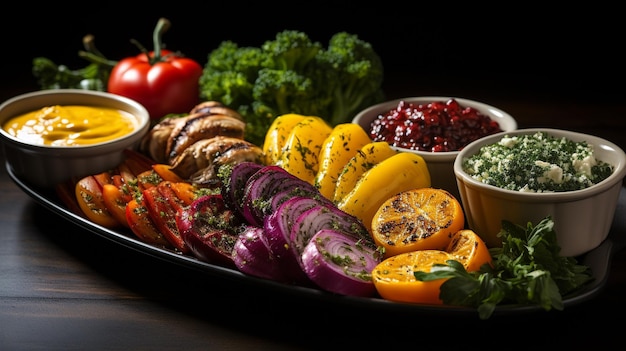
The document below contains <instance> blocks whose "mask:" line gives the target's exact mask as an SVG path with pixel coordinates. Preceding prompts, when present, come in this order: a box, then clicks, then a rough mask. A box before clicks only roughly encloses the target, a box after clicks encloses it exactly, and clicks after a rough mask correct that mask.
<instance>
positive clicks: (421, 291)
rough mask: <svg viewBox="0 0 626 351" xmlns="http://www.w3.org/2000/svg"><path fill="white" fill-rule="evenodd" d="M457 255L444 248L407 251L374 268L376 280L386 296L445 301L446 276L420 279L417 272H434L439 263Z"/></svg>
mask: <svg viewBox="0 0 626 351" xmlns="http://www.w3.org/2000/svg"><path fill="white" fill-rule="evenodd" d="M448 260H454V256H453V255H451V254H449V253H447V252H445V251H441V250H420V251H413V252H406V253H403V254H399V255H396V256H392V257H389V258H386V259H385V260H383V261H382V262H381V263H379V264H378V265H376V267H374V269H373V270H372V281H373V282H374V287H375V288H376V291H377V292H378V294H379V295H380V297H382V298H383V299H386V300H390V301H396V302H412V303H423V304H442V303H443V302H442V301H441V299H440V298H439V290H440V288H441V284H443V283H444V282H445V281H446V279H436V280H431V281H419V280H417V279H415V275H414V272H417V271H421V272H430V270H431V268H432V267H433V265H435V264H446V261H448Z"/></svg>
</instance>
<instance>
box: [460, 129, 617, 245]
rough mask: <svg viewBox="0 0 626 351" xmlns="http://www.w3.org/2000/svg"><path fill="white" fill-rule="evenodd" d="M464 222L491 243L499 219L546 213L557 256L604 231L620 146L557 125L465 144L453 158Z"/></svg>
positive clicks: (522, 220) (527, 220)
mask: <svg viewBox="0 0 626 351" xmlns="http://www.w3.org/2000/svg"><path fill="white" fill-rule="evenodd" d="M454 174H455V177H456V180H457V185H458V188H459V193H460V197H461V202H462V205H463V210H464V212H465V215H466V218H467V222H468V226H469V227H470V228H471V229H472V230H474V231H475V232H476V233H477V234H479V235H480V236H481V237H482V238H483V239H484V240H485V242H486V243H487V244H488V245H489V246H490V247H498V246H500V245H501V240H500V237H499V232H500V230H501V229H502V221H503V220H506V221H510V222H512V223H515V224H519V225H521V226H524V227H525V226H527V225H528V224H532V225H535V224H537V223H539V222H540V221H541V220H542V219H544V218H547V217H550V218H551V219H552V220H553V222H554V231H555V232H556V236H557V243H558V245H559V246H560V248H561V255H563V256H578V255H581V254H584V253H586V252H588V251H591V250H592V249H594V248H596V247H597V246H599V245H600V244H601V243H602V242H603V241H604V240H605V239H606V237H607V236H608V234H609V230H610V228H611V224H612V222H613V216H614V215H615V208H616V206H617V201H618V197H619V193H620V190H621V188H622V186H623V185H622V182H623V180H624V177H625V176H626V154H625V153H624V151H623V150H622V149H621V148H619V147H618V146H617V145H615V144H614V143H612V142H610V141H608V140H604V139H602V138H599V137H596V136H593V135H588V134H582V133H577V132H573V131H566V130H557V129H546V128H541V129H519V130H515V131H510V132H501V133H496V134H493V135H490V136H487V137H483V138H481V139H479V140H476V141H474V142H472V143H471V144H469V145H467V146H466V147H465V148H464V149H463V150H461V151H460V152H459V155H458V156H457V158H456V160H455V163H454Z"/></svg>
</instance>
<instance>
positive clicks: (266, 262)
mask: <svg viewBox="0 0 626 351" xmlns="http://www.w3.org/2000/svg"><path fill="white" fill-rule="evenodd" d="M263 232H264V229H263V228H261V227H255V226H247V227H246V228H245V229H244V231H243V232H242V233H241V234H240V235H239V237H238V238H237V241H236V242H235V245H234V248H233V256H232V257H233V262H234V263H235V265H236V266H237V268H238V269H239V271H241V272H242V273H245V274H249V275H252V276H255V277H260V278H265V279H270V280H275V281H281V282H284V281H286V280H287V279H286V278H285V275H284V274H283V269H282V267H281V266H280V265H279V264H278V261H277V260H276V259H275V257H274V255H272V253H271V252H270V250H269V247H268V246H267V244H266V243H265V241H264V237H263V236H264V234H263Z"/></svg>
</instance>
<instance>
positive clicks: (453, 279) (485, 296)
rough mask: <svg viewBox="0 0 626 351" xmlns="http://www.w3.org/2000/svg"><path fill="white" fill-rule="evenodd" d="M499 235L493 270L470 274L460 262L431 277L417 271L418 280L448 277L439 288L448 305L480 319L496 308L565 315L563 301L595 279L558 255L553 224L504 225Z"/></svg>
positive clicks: (437, 268) (548, 221)
mask: <svg viewBox="0 0 626 351" xmlns="http://www.w3.org/2000/svg"><path fill="white" fill-rule="evenodd" d="M498 236H500V237H501V239H502V247H500V248H491V249H490V253H491V256H492V258H493V266H489V265H487V264H486V265H483V266H482V267H481V268H480V269H479V270H478V271H475V272H467V271H466V270H465V268H464V267H463V265H462V264H461V263H460V262H458V261H453V260H450V261H447V265H436V266H434V267H433V268H432V270H431V271H430V272H429V273H427V272H415V273H414V274H415V278H416V279H417V280H421V281H429V280H435V279H441V278H450V279H448V280H446V281H445V282H444V283H443V284H442V285H441V292H440V297H441V299H442V301H443V302H444V304H447V305H456V306H468V307H475V308H477V309H478V314H479V317H480V318H481V319H488V318H489V317H490V316H491V315H492V313H493V311H494V310H495V308H496V305H498V304H503V303H507V304H534V305H539V306H541V307H542V308H543V309H544V310H546V311H549V310H551V309H555V310H562V309H563V301H562V297H563V296H565V295H566V294H568V293H571V292H573V291H575V290H576V289H579V288H581V287H582V286H583V285H585V284H586V283H588V282H590V281H591V280H592V279H593V277H592V276H591V270H590V268H589V267H587V266H585V265H580V264H578V262H577V260H576V258H574V257H565V256H561V255H560V254H559V252H560V250H561V248H560V247H559V245H558V243H557V241H556V232H555V231H554V222H553V221H552V219H551V218H550V217H547V218H544V219H543V220H542V221H541V222H539V223H538V224H537V225H536V226H534V227H533V225H532V223H530V222H529V223H528V224H527V226H526V228H524V227H522V226H520V225H516V224H513V223H511V222H509V221H502V229H501V231H500V233H499V234H498Z"/></svg>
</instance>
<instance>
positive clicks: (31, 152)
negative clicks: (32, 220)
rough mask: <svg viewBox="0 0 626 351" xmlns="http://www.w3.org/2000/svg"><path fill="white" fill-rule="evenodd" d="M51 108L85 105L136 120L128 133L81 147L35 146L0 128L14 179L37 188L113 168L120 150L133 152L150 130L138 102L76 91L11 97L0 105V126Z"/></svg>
mask: <svg viewBox="0 0 626 351" xmlns="http://www.w3.org/2000/svg"><path fill="white" fill-rule="evenodd" d="M53 105H89V106H100V107H111V108H116V109H121V110H123V111H127V112H129V113H130V114H132V115H133V116H134V117H135V118H136V119H137V126H136V129H135V130H134V131H132V132H131V133H129V134H127V135H125V136H123V137H120V138H118V139H113V140H110V141H107V142H102V143H99V144H93V145H85V146H47V145H35V144H31V143H28V142H25V141H24V140H21V139H18V138H16V137H14V136H12V135H11V134H9V133H8V132H6V131H5V130H4V129H3V128H0V140H1V141H2V147H3V151H4V153H5V157H6V161H7V163H8V165H9V166H10V167H11V169H12V171H13V172H14V174H15V175H17V176H18V177H20V179H23V180H25V181H28V182H30V183H31V184H33V185H35V186H39V187H53V186H55V185H56V184H59V183H61V182H64V181H66V180H69V179H71V178H73V177H80V176H85V175H89V174H95V173H99V172H102V171H105V170H108V169H111V168H114V167H116V166H117V165H119V164H120V163H121V161H122V160H123V157H124V155H123V150H124V149H127V148H136V147H137V145H138V143H139V141H140V140H141V138H142V137H143V135H144V134H145V133H146V132H147V131H148V129H149V128H150V116H149V114H148V111H146V109H145V108H144V107H143V106H142V105H141V104H139V103H138V102H136V101H134V100H131V99H128V98H126V97H122V96H119V95H114V94H110V93H105V92H98V91H89V90H79V89H76V90H75V89H53V90H41V91H35V92H31V93H26V94H22V95H18V96H15V97H13V98H11V99H9V100H7V101H5V102H4V103H2V105H0V125H3V124H4V122H5V121H7V120H8V119H10V118H12V117H15V116H17V115H20V114H23V113H27V112H30V111H35V110H38V109H41V108H44V107H46V106H53Z"/></svg>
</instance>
